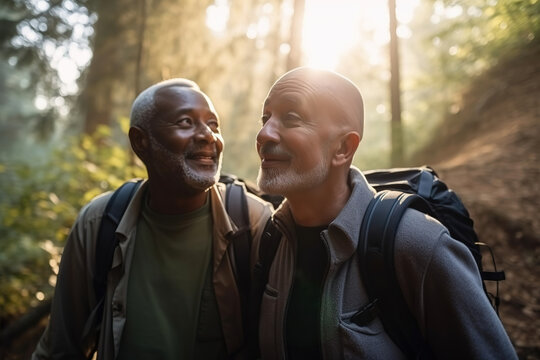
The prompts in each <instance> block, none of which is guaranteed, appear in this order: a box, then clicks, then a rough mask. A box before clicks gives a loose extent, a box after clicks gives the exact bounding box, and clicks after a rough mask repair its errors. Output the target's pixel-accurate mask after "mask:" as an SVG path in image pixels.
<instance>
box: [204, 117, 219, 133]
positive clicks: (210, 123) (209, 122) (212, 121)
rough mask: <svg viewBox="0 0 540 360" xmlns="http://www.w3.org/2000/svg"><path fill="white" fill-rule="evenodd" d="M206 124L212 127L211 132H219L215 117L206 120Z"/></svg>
mask: <svg viewBox="0 0 540 360" xmlns="http://www.w3.org/2000/svg"><path fill="white" fill-rule="evenodd" d="M206 125H207V126H208V127H209V128H210V129H212V131H213V132H219V121H217V119H211V120H208V121H207V122H206Z"/></svg>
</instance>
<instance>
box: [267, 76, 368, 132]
mask: <svg viewBox="0 0 540 360" xmlns="http://www.w3.org/2000/svg"><path fill="white" fill-rule="evenodd" d="M285 89H298V90H299V91H302V93H304V94H306V95H307V94H309V95H308V96H309V97H310V99H309V100H310V101H311V102H313V104H316V105H317V106H320V108H321V109H324V110H326V111H327V112H328V115H330V117H331V119H330V120H332V121H334V122H337V123H339V125H340V127H342V128H345V130H352V131H356V132H358V134H359V135H360V138H362V134H363V131H364V102H363V100H362V95H361V94H360V90H359V89H358V87H357V86H356V85H355V84H353V83H352V81H350V80H349V79H347V78H346V77H344V76H342V75H340V74H338V73H335V72H332V71H328V70H321V69H314V68H309V67H300V68H296V69H293V70H291V71H289V72H287V73H285V74H284V75H283V76H281V77H280V78H279V79H278V80H277V81H276V82H275V83H274V85H273V86H272V88H271V89H270V93H269V95H270V94H272V92H273V91H283V90H285ZM293 91H294V90H293Z"/></svg>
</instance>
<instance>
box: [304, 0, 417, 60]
mask: <svg viewBox="0 0 540 360" xmlns="http://www.w3.org/2000/svg"><path fill="white" fill-rule="evenodd" d="M418 3H419V0H397V4H396V7H397V10H396V12H397V16H398V20H399V22H400V27H399V28H398V36H399V37H401V38H408V37H410V36H411V35H412V33H411V31H410V29H409V28H408V27H407V25H406V24H407V23H408V22H410V21H411V19H412V17H413V14H414V9H415V8H416V6H417V5H418ZM389 40H390V35H389V33H388V5H387V2H386V1H371V0H334V1H327V0H306V6H305V14H304V29H303V42H302V48H303V50H304V55H305V62H304V63H305V64H306V65H308V66H314V67H320V68H327V69H332V70H333V69H335V68H336V66H337V65H338V63H339V59H340V57H341V56H343V54H344V53H346V52H347V51H348V50H349V49H351V48H352V47H353V46H354V45H357V44H360V46H361V47H363V48H364V49H365V50H366V53H367V54H368V59H367V60H368V61H369V62H370V63H371V64H377V63H380V62H382V61H385V57H386V55H385V52H386V49H385V47H386V45H387V44H388V42H389Z"/></svg>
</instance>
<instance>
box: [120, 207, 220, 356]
mask: <svg viewBox="0 0 540 360" xmlns="http://www.w3.org/2000/svg"><path fill="white" fill-rule="evenodd" d="M211 253H212V216H211V212H210V205H209V202H208V201H207V203H206V204H205V205H204V206H203V207H202V208H200V209H198V210H196V211H193V212H191V213H188V214H182V215H163V214H158V213H156V212H154V211H153V210H152V209H150V207H149V206H148V204H147V199H146V197H145V200H144V201H143V209H142V212H141V215H140V219H139V223H138V225H137V236H136V239H135V248H134V254H133V260H132V261H133V262H132V264H131V271H130V274H129V282H128V289H127V292H128V294H127V295H128V296H127V304H126V324H125V326H124V331H123V334H122V339H121V342H120V351H119V356H118V359H130V360H132V359H194V358H195V357H196V356H195V355H194V354H195V353H197V357H199V356H200V351H199V350H197V351H196V350H195V347H196V346H195V344H196V342H197V337H201V331H202V332H203V334H202V336H204V335H205V334H204V333H207V334H208V333H210V334H213V336H214V339H211V340H214V341H210V342H208V343H207V344H206V346H210V347H211V348H210V349H207V350H208V351H210V353H214V354H218V353H220V352H223V351H224V348H225V345H224V343H223V335H222V332H221V326H220V321H219V313H218V311H217V309H216V307H217V305H216V301H215V295H214V293H213V287H212V286H211V268H210V260H211ZM203 289H204V294H203ZM203 295H204V296H203ZM201 298H203V299H202V300H201ZM201 302H203V305H202V307H203V308H202V309H201ZM208 308H210V311H208V310H207V309H208ZM199 314H200V315H201V316H202V319H200V318H199ZM209 316H210V317H211V318H208V317H209ZM200 321H201V322H202V323H201V325H203V326H204V327H205V328H204V329H198V325H199V322H200ZM197 332H199V334H197ZM204 340H205V339H203V341H204ZM199 341H201V340H200V339H199ZM206 346H205V347H206ZM199 347H200V346H199Z"/></svg>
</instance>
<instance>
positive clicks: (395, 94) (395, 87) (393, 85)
mask: <svg viewBox="0 0 540 360" xmlns="http://www.w3.org/2000/svg"><path fill="white" fill-rule="evenodd" d="M388 13H389V19H390V22H389V23H390V29H389V30H390V45H389V47H390V54H389V55H390V108H391V112H392V120H391V124H392V125H391V128H392V155H391V163H392V166H400V165H402V163H403V151H404V148H403V131H402V127H401V89H400V73H399V46H398V37H397V32H396V30H397V18H396V0H388Z"/></svg>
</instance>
